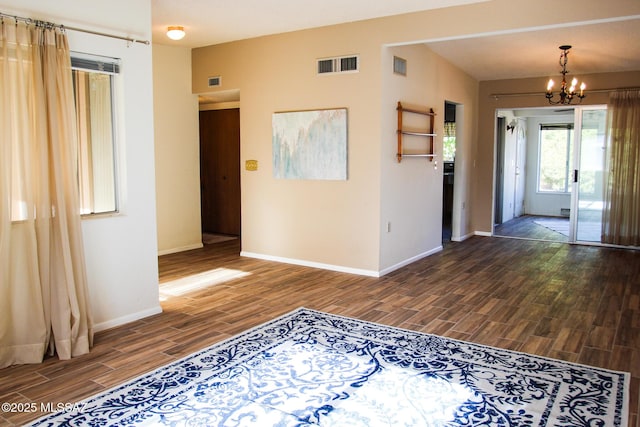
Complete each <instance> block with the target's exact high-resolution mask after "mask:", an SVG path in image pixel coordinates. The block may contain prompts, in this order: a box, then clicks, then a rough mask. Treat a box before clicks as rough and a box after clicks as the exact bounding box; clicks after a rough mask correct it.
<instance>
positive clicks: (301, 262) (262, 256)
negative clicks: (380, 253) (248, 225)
mask: <svg viewBox="0 0 640 427" xmlns="http://www.w3.org/2000/svg"><path fill="white" fill-rule="evenodd" d="M240 256H245V257H248V258H257V259H263V260H266V261H275V262H281V263H285V264H294V265H302V266H304V267H313V268H321V269H323V270H331V271H339V272H341V273H350V274H357V275H360V276H369V277H380V273H378V272H377V271H372V270H362V269H359V268H351V267H344V266H341V265H332V264H324V263H320V262H314V261H305V260H300V259H293V258H284V257H278V256H272V255H265V254H257V253H254V252H246V251H241V252H240Z"/></svg>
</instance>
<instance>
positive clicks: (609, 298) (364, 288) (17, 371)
mask: <svg viewBox="0 0 640 427" xmlns="http://www.w3.org/2000/svg"><path fill="white" fill-rule="evenodd" d="M239 250H240V246H239V241H229V242H224V243H217V244H214V245H207V246H205V247H204V248H203V249H198V250H194V251H188V252H182V253H178V254H172V255H165V256H162V257H160V258H159V267H160V276H161V277H160V280H161V282H162V283H163V285H164V286H166V285H167V284H168V283H170V282H172V281H174V280H177V279H180V278H182V277H185V276H189V275H194V274H201V273H204V272H210V274H215V275H216V277H222V276H224V277H226V278H227V280H226V281H222V279H220V283H219V284H217V285H215V286H212V287H208V288H204V289H200V290H194V291H192V292H190V293H186V294H183V295H177V296H176V295H169V294H168V293H166V292H163V301H162V307H163V310H164V312H163V313H162V314H159V315H156V316H152V317H149V318H145V319H142V320H139V321H136V322H133V323H130V324H127V325H124V326H121V327H118V328H114V329H111V330H108V331H103V332H100V333H98V334H96V337H95V346H94V348H93V350H92V352H91V353H90V354H88V355H86V356H82V357H79V358H76V359H73V360H70V361H58V360H57V359H56V358H48V359H47V360H45V362H44V363H43V364H41V365H25V366H14V367H10V368H6V369H3V370H0V402H24V403H28V402H35V403H37V404H38V405H39V404H40V403H41V402H54V403H55V402H71V401H74V400H77V399H80V398H83V397H86V396H88V395H91V394H95V393H97V392H100V391H102V390H105V389H106V388H109V387H111V386H114V385H117V384H119V383H121V382H123V381H125V380H127V379H129V378H132V377H134V376H137V375H140V374H142V373H144V372H147V371H149V370H152V369H154V368H156V367H158V366H162V365H164V364H166V363H168V362H171V361H173V360H176V359H177V358H180V357H182V356H185V355H187V354H189V353H191V352H193V351H196V350H199V349H201V348H203V347H205V346H207V345H210V344H213V343H215V342H218V341H220V340H222V339H225V338H228V337H230V336H232V335H234V334H236V333H238V332H241V331H243V330H245V329H247V328H250V327H252V326H255V325H257V324H259V323H262V322H264V321H267V320H269V319H272V318H273V317H276V316H278V315H280V314H283V313H285V312H288V311H290V310H293V309H295V308H297V307H300V306H305V307H309V308H313V309H317V310H322V311H327V312H331V313H336V314H341V315H346V316H351V317H356V318H360V319H364V320H369V321H375V322H379V323H383V324H387V325H393V326H399V327H402V328H408V329H413V330H418V331H424V332H429V333H435V334H439V335H443V336H448V337H453V338H457V339H463V340H467V341H473V342H478V343H482V344H486V345H492V346H497V347H503V348H509V349H513V350H519V351H524V352H529V353H534V354H539V355H542V356H548V357H553V358H558V359H564V360H568V361H572V362H578V363H583V364H589V365H596V366H601V367H605V368H610V369H615V370H623V371H629V372H631V373H632V382H631V396H630V406H631V411H630V412H631V417H630V424H629V425H630V426H638V422H637V418H638V417H637V413H638V398H639V387H640V252H634V251H625V250H615V249H606V248H596V247H585V246H572V245H567V244H564V243H555V242H540V241H524V240H514V239H503V238H490V237H473V238H471V239H469V240H467V241H465V242H462V243H447V245H446V246H445V249H444V251H442V252H441V253H438V254H435V255H432V256H430V257H427V258H425V259H423V260H420V261H418V262H415V263H413V264H411V265H409V266H407V267H405V268H402V269H400V270H398V271H396V272H393V273H391V274H388V275H386V276H384V277H382V278H370V277H361V276H355V275H350V274H345V273H337V272H331V271H324V270H318V269H312V268H307V267H301V266H293V265H288V264H279V263H273V262H268V261H262V260H256V259H250V258H241V257H240V256H239V255H238V254H239ZM174 293H175V292H174ZM38 415H40V414H39V413H0V423H2V424H3V425H20V424H22V423H24V422H26V421H28V420H30V419H33V418H35V417H37V416H38ZM638 427H640V426H638Z"/></svg>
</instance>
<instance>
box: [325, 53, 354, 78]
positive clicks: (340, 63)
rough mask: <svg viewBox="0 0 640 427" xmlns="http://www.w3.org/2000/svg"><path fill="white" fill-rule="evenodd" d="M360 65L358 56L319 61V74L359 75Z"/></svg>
mask: <svg viewBox="0 0 640 427" xmlns="http://www.w3.org/2000/svg"><path fill="white" fill-rule="evenodd" d="M359 63H360V61H359V58H358V56H357V55H351V56H338V57H335V58H322V59H318V74H335V73H357V72H358V66H359Z"/></svg>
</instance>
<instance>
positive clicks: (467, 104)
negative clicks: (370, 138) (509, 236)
mask: <svg viewBox="0 0 640 427" xmlns="http://www.w3.org/2000/svg"><path fill="white" fill-rule="evenodd" d="M394 55H395V56H399V57H401V58H403V59H406V60H407V69H408V71H407V76H406V77H403V76H399V75H394V74H393V73H392V67H391V64H392V61H393V56H394ZM382 70H383V71H382V86H381V87H382V93H383V104H382V105H383V108H382V111H381V118H380V122H381V123H382V138H381V141H380V148H381V170H382V180H381V182H380V191H381V206H380V209H381V222H380V224H379V230H380V233H381V240H380V267H381V270H382V271H387V270H390V269H391V270H392V269H394V268H396V267H398V266H401V265H403V264H405V263H406V262H407V261H410V260H414V259H416V258H420V257H422V256H425V255H428V254H431V253H433V252H434V251H438V250H440V249H441V248H442V181H443V174H442V171H443V169H442V164H443V161H442V137H443V128H444V103H445V101H450V102H454V103H457V104H460V105H461V106H462V107H463V110H464V114H463V115H461V116H460V115H459V117H457V121H458V123H457V125H458V126H459V127H460V136H461V138H459V140H458V146H457V153H456V175H455V184H457V185H456V188H455V192H456V196H457V198H458V200H457V205H458V209H457V211H456V214H457V215H458V218H457V221H458V224H457V227H456V228H457V229H456V230H455V232H456V235H457V236H458V237H459V236H464V235H465V234H466V233H467V227H468V222H469V219H468V210H467V209H466V207H467V206H468V205H469V201H470V192H469V191H468V189H469V188H470V183H469V180H470V172H471V168H470V166H469V162H468V159H469V158H470V153H471V149H472V147H473V144H472V141H473V135H474V134H475V130H474V124H475V121H474V120H473V117H474V116H475V114H476V104H477V92H478V84H477V82H476V81H475V80H474V79H472V78H471V77H469V76H468V75H466V74H464V73H463V72H461V71H460V70H459V69H457V68H456V67H454V66H452V65H451V64H449V63H448V62H447V61H445V60H444V59H442V58H441V57H440V56H438V55H436V54H435V53H433V52H432V51H431V50H429V49H428V48H427V47H426V46H425V45H422V44H419V45H410V46H402V47H391V48H387V49H384V53H383V61H382ZM398 101H401V102H402V103H403V105H406V106H414V107H415V108H417V109H421V110H426V109H429V108H433V110H434V112H435V113H436V117H435V119H436V120H435V129H434V131H435V133H436V134H437V137H436V138H435V144H434V151H435V154H436V157H435V159H434V161H429V160H427V159H425V158H405V159H403V160H402V161H401V162H400V163H398V161H397V160H396V152H397V142H396V141H397V138H396V130H397V114H396V105H397V102H398ZM404 118H405V120H406V121H409V122H408V126H409V127H414V126H415V127H414V129H422V128H424V126H426V125H427V123H428V122H427V120H428V119H427V118H426V117H423V116H418V117H416V116H413V115H411V114H405V116H404ZM416 119H418V120H420V121H421V122H422V123H417V122H415V120H416ZM410 120H413V121H414V122H413V123H411V122H410ZM406 141H407V143H408V144H410V145H414V146H416V144H418V145H421V146H422V147H426V144H427V143H428V139H427V138H415V137H407V138H406ZM416 148H421V147H416ZM463 205H464V206H465V209H462V206H463ZM389 225H390V227H389ZM388 227H389V228H388ZM389 229H390V231H387V230H389Z"/></svg>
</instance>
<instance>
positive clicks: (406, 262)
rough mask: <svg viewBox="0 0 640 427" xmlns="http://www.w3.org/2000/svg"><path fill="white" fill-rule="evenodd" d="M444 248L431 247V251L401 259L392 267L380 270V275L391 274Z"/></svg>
mask: <svg viewBox="0 0 640 427" xmlns="http://www.w3.org/2000/svg"><path fill="white" fill-rule="evenodd" d="M442 249H443V248H442V246H438V247H436V248H433V249H431V250H430V251H427V252H423V253H421V254H419V255H416V256H414V257H411V258H408V259H406V260H404V261H401V262H399V263H397V264H395V265H392V266H391V267H387V268H385V269H383V270H381V271H380V276H384V275H385V274H389V273H391V272H392V271H396V270H399V269H401V268H402V267H406V266H407V265H409V264H411V263H414V262H416V261H418V260H421V259H422V258H426V257H428V256H430V255H433V254H435V253H438V252H441V251H442Z"/></svg>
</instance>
